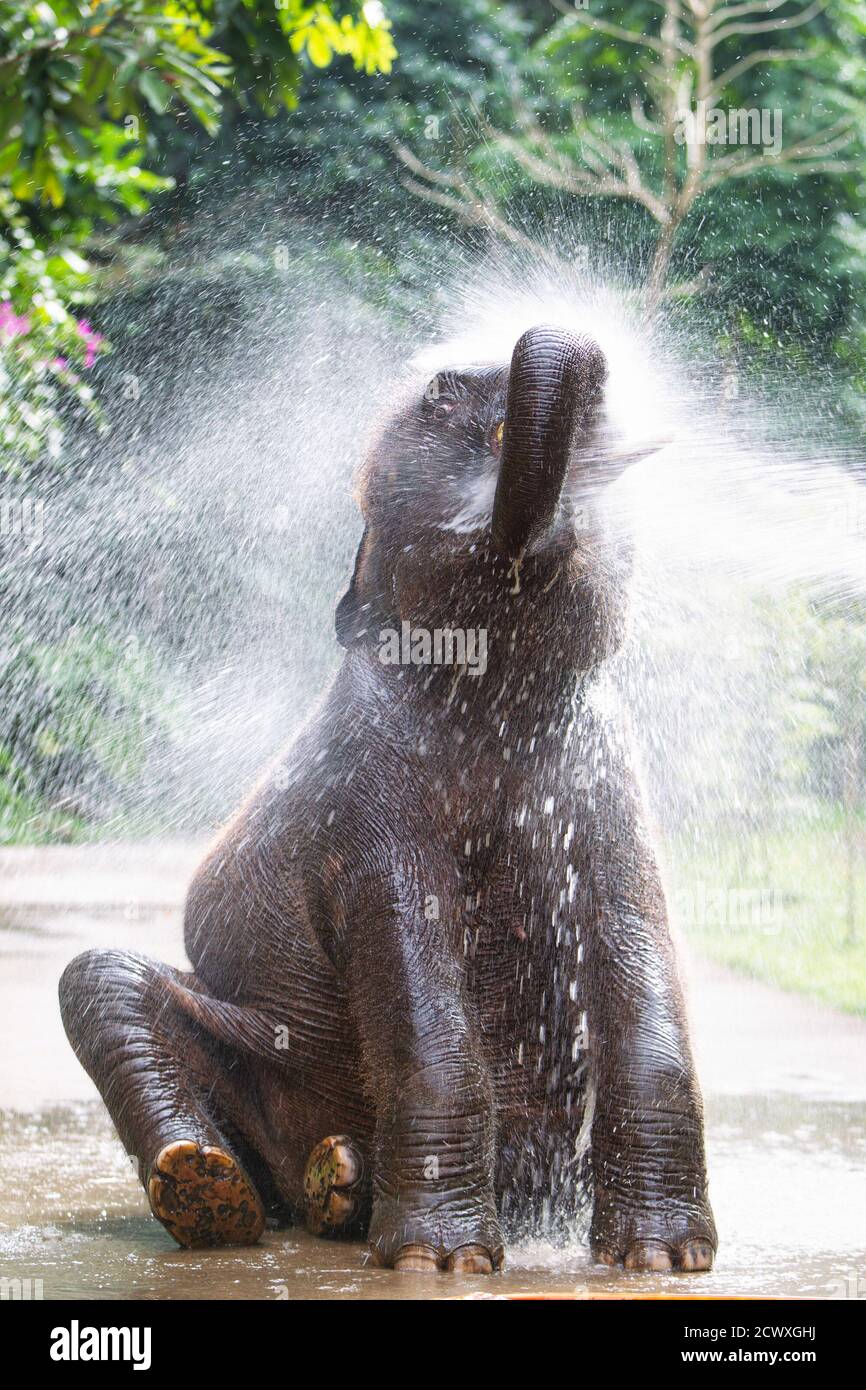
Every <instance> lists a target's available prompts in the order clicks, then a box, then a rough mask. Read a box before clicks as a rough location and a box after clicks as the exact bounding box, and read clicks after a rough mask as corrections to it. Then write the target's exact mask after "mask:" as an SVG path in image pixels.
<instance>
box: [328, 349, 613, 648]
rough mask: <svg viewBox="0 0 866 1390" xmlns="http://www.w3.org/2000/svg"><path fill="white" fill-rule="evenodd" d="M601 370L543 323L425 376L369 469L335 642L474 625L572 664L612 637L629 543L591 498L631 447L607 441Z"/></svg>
mask: <svg viewBox="0 0 866 1390" xmlns="http://www.w3.org/2000/svg"><path fill="white" fill-rule="evenodd" d="M606 374H607V367H606V362H605V358H604V355H603V353H602V351H601V349H600V348H599V347H598V345H597V344H596V343H595V342H594V341H593V340H592V339H591V338H589V337H585V336H576V335H575V334H573V333H571V332H568V331H567V330H565V329H562V328H557V327H552V326H549V325H544V324H542V325H539V326H537V327H534V328H531V329H529V330H528V331H527V332H525V333H524V334H523V336H522V337H521V338H520V339H519V341H518V342H517V344H516V346H515V348H514V350H513V352H512V355H511V360H510V363H501V364H492V365H490V364H485V365H481V366H478V365H475V366H467V367H453V368H451V369H449V370H446V371H441V372H439V373H438V374H437V375H436V376H434V377H433V379H432V380H431V381H428V382H427V383H426V385H424V386H422V384H421V383H418V385H417V386H416V387H415V388H414V390H413V391H412V392H411V393H410V394H409V395H408V397H407V399H405V400H404V401H403V402H402V403H401V404H400V406H399V408H398V409H397V410H396V411H395V413H394V414H393V415H392V417H391V419H390V420H389V421H388V422H387V424H386V425H385V427H384V429H383V430H382V431H381V433H380V435H379V437H378V439H377V441H376V442H375V444H374V446H373V448H372V449H371V450H370V452H369V454H368V457H367V459H366V460H365V463H364V465H363V467H362V471H361V476H360V488H359V493H360V502H361V507H362V511H363V514H364V520H365V530H364V534H363V537H362V540H361V545H360V548H359V551H358V555H357V559H356V563H355V571H354V575H353V578H352V583H351V586H350V588H349V591H348V592H347V593H346V594H345V596H344V597H343V599H342V601H341V602H340V605H339V607H338V610H337V635H338V637H339V639H340V641H341V642H342V643H343V645H344V646H347V647H348V646H353V645H356V644H359V643H361V644H363V643H368V644H375V643H376V641H377V639H378V638H379V634H380V632H381V630H382V629H383V628H386V627H391V626H393V625H399V624H401V623H403V622H409V623H412V624H417V625H423V626H426V627H427V628H437V627H443V626H444V627H451V628H464V629H466V628H470V627H473V626H474V627H476V628H477V627H483V628H484V629H485V630H487V631H488V632H489V634H490V641H491V643H492V644H493V645H495V646H497V647H498V649H499V653H500V656H501V657H502V656H504V654H505V652H506V650H508V651H510V652H512V653H513V652H514V650H515V647H522V648H524V649H527V648H529V647H535V648H536V649H537V648H538V647H539V644H541V645H542V646H544V645H545V644H546V647H547V653H548V656H551V655H553V656H555V658H556V659H557V660H558V661H559V663H560V666H562V667H564V668H567V669H569V668H570V669H573V668H575V667H578V666H580V667H586V666H590V665H592V664H594V663H595V662H596V661H598V660H599V659H600V658H601V657H602V656H604V655H607V654H608V653H609V652H610V651H612V650H613V649H614V648H615V647H616V646H617V645H618V643H619V641H620V638H621V629H622V619H623V614H624V585H625V582H626V580H627V577H628V572H629V569H630V555H631V549H630V544H629V542H628V539H627V537H624V536H622V535H620V534H612V533H611V531H610V528H609V527H606V525H605V523H604V520H603V516H602V514H601V512H602V509H600V508H599V506H598V502H599V494H600V491H601V490H602V489H603V488H604V487H605V486H606V485H607V484H608V483H609V482H610V481H612V480H613V479H614V478H615V477H617V476H618V475H619V473H620V472H621V471H622V469H623V467H625V466H626V465H627V464H628V463H630V462H634V461H635V459H636V458H637V457H638V456H639V455H632V456H627V455H624V454H622V452H620V453H617V451H616V450H615V449H614V448H613V447H612V443H611V441H612V437H613V436H612V431H611V428H610V425H609V422H608V420H607V417H606V412H605V403H604V383H605V379H606ZM523 654H524V655H526V654H527V651H526V650H524V652H523Z"/></svg>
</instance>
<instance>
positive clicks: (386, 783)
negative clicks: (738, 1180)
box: [60, 323, 716, 1274]
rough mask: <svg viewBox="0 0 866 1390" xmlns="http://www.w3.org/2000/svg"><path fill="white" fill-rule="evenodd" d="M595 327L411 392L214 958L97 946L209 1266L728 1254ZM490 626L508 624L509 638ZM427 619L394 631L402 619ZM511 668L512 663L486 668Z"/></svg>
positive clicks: (125, 1082)
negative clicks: (640, 762) (713, 1179)
mask: <svg viewBox="0 0 866 1390" xmlns="http://www.w3.org/2000/svg"><path fill="white" fill-rule="evenodd" d="M607 375H608V368H607V361H606V357H605V355H604V353H603V352H602V350H601V348H600V347H599V346H598V344H597V343H596V342H595V341H594V340H593V338H592V337H590V336H588V335H585V334H582V333H578V332H576V331H572V329H570V328H565V327H561V326H557V325H555V324H550V323H539V324H536V325H535V326H533V327H531V328H529V329H528V330H527V331H526V332H524V333H523V334H522V335H521V336H520V337H519V339H518V341H517V342H516V345H515V346H514V348H513V351H512V353H511V356H510V360H507V359H506V360H505V361H499V362H481V363H477V362H475V363H470V364H469V365H468V366H459V365H458V366H454V367H452V368H449V369H447V370H442V371H440V372H438V373H437V374H436V375H435V376H434V378H433V380H432V381H430V382H427V383H426V384H425V383H423V382H422V381H421V380H420V378H418V379H415V378H414V377H413V379H412V381H411V384H408V385H405V386H404V387H403V388H401V390H400V391H399V392H398V393H397V399H396V402H395V404H394V407H393V409H392V411H391V413H390V415H389V418H388V419H387V420H386V421H385V422H384V424H383V425H382V426H381V427H380V429H379V432H378V433H377V434H376V436H375V438H374V440H373V443H372V445H371V447H370V448H369V449H368V451H367V454H366V456H365V459H364V461H363V463H362V465H361V469H360V474H359V477H358V496H359V501H360V507H361V511H362V515H363V523H364V524H363V534H362V537H361V540H360V545H359V548H358V551H357V557H356V561H355V566H354V573H353V576H352V579H351V583H350V585H349V587H348V590H347V592H346V593H345V595H344V596H343V598H342V599H341V601H340V602H339V605H338V607H337V611H336V630H337V636H338V639H339V642H340V643H341V644H342V646H343V647H344V648H345V653H344V656H343V658H342V664H341V665H340V667H339V669H338V671H337V673H336V675H335V677H334V679H333V682H332V684H331V685H330V687H329V688H328V689H327V690H326V692H325V694H324V695H323V697H322V701H321V703H320V705H319V706H318V708H317V709H316V710H315V711H314V712H313V714H312V716H311V717H310V719H309V721H308V722H307V723H306V724H305V725H304V726H303V727H302V729H301V731H300V733H299V734H297V736H296V737H295V738H294V739H293V741H292V742H291V743H290V745H289V746H288V748H287V749H286V750H285V751H284V752H282V753H281V754H280V756H279V757H278V759H277V762H276V764H275V765H274V767H273V768H272V769H271V770H270V772H269V773H267V774H266V775H265V777H264V778H263V780H262V781H261V783H260V784H259V785H258V786H257V788H256V789H255V790H254V791H253V792H252V794H251V796H250V797H249V799H248V800H247V801H246V803H245V804H244V805H243V806H242V807H241V809H240V810H239V811H238V812H237V813H236V815H235V816H234V818H233V819H232V820H231V822H230V823H229V824H228V826H227V827H226V828H225V829H224V830H223V831H222V833H221V834H220V836H219V838H218V839H217V841H216V843H215V844H214V846H213V848H212V849H211V850H210V851H209V853H208V854H207V856H206V858H205V860H204V862H203V863H202V865H201V867H200V868H199V869H198V871H197V872H196V874H195V876H194V879H193V881H192V884H191V887H190V889H189V893H188V897H187V902H186V909H185V923H184V931H185V943H186V949H187V954H188V957H189V960H190V962H191V964H192V970H190V971H182V970H176V969H172V968H169V967H168V966H167V965H164V964H162V963H160V962H159V961H157V960H153V959H150V958H148V957H147V956H145V955H141V954H136V953H133V952H128V951H119V950H92V951H88V952H86V953H84V954H83V955H80V956H78V957H77V958H76V959H74V960H73V961H72V962H71V964H70V965H69V966H68V967H67V968H66V970H65V972H64V974H63V977H62V980H61V984H60V1002H61V1011H62V1017H63V1022H64V1025H65V1028H66V1031H67V1034H68V1037H69V1039H70V1042H71V1044H72V1046H73V1048H74V1049H75V1051H76V1053H77V1055H78V1057H79V1059H80V1061H81V1062H82V1064H83V1065H84V1067H85V1068H86V1069H87V1071H88V1072H89V1073H90V1076H91V1077H92V1078H93V1080H94V1082H95V1083H96V1086H97V1087H98V1089H99V1091H100V1092H101V1095H102V1097H103V1099H104V1101H105V1104H106V1106H107V1108H108V1110H109V1112H110V1115H111V1117H112V1120H113V1122H114V1124H115V1126H116V1128H117V1131H118V1133H119V1135H120V1138H121V1140H122V1142H123V1144H124V1145H125V1147H126V1150H127V1152H128V1153H129V1154H131V1155H133V1156H134V1157H135V1159H136V1161H137V1163H138V1171H139V1176H140V1178H141V1181H142V1183H143V1185H144V1187H145V1189H146V1191H147V1194H148V1197H149V1200H150V1205H151V1208H152V1211H153V1213H154V1215H155V1216H156V1217H157V1219H158V1220H159V1221H161V1222H162V1224H163V1225H164V1226H165V1227H166V1228H167V1230H168V1231H169V1232H170V1234H171V1235H172V1236H173V1237H174V1238H175V1240H176V1241H177V1242H178V1243H179V1244H180V1245H182V1246H185V1247H193V1248H196V1247H201V1246H214V1245H217V1246H218V1245H237V1244H248V1243H253V1242H255V1241H256V1240H257V1239H258V1238H259V1236H260V1235H261V1233H262V1231H263V1229H264V1226H265V1223H266V1221H270V1222H272V1223H279V1222H281V1221H283V1222H296V1223H305V1224H306V1226H307V1227H308V1229H310V1230H311V1231H313V1232H315V1233H316V1234H319V1235H322V1236H331V1237H334V1236H344V1237H346V1236H348V1237H354V1238H356V1239H358V1238H363V1237H366V1240H367V1243H368V1248H369V1251H370V1253H371V1257H372V1260H373V1262H374V1264H375V1265H377V1266H379V1267H383V1268H390V1269H395V1270H412V1271H416V1272H428V1271H429V1272H434V1271H446V1272H457V1273H463V1274H493V1273H494V1272H495V1271H496V1270H498V1269H499V1268H500V1266H501V1265H502V1262H503V1253H504V1245H505V1240H506V1238H507V1239H509V1240H511V1241H513V1240H516V1239H518V1238H520V1237H521V1236H523V1235H526V1234H527V1233H530V1232H539V1231H541V1232H545V1233H548V1234H549V1235H550V1237H551V1238H553V1239H559V1238H566V1237H568V1236H569V1233H571V1232H572V1231H573V1230H574V1229H575V1228H576V1225H578V1224H579V1223H581V1222H583V1221H585V1222H586V1223H588V1235H589V1243H590V1248H591V1252H592V1255H593V1257H594V1259H595V1260H596V1261H597V1262H601V1263H604V1264H608V1265H617V1264H619V1265H623V1266H624V1267H625V1268H626V1269H629V1270H655V1271H663V1270H671V1269H678V1270H684V1271H698V1270H706V1269H709V1268H710V1267H711V1265H712V1262H713V1258H714V1254H715V1249H716V1232H715V1227H714V1223H713V1217H712V1213H711V1209H710V1206H709V1201H708V1192H707V1172H706V1161H705V1152H704V1134H703V1111H702V1100H701V1095H700V1090H699V1086H698V1082H697V1079H696V1076H695V1068H694V1063H693V1058H692V1052H691V1045H690V1041H689V1034H688V1028H687V1022H686V1015H685V1007H684V1000H683V994H682V990H681V986H680V983H679V979H678V973H677V966H676V961H675V957H674V951H673V946H672V941H671V935H670V931H669V927H668V921H667V910H666V904H665V896H664V891H663V886H662V881H661V877H660V872H659V868H658V866H657V862H656V856H655V852H654V849H653V845H652V841H651V837H650V834H649V831H648V829H647V823H646V817H645V813H644V810H643V805H642V795H641V790H640V781H639V775H638V772H637V771H636V762H635V758H634V756H633V754H632V751H631V742H630V735H629V731H628V727H627V720H626V719H625V717H624V716H620V714H619V706H620V703H621V700H620V699H619V698H617V697H615V695H613V694H612V693H611V687H612V682H611V680H610V676H609V672H610V664H611V663H610V658H611V657H612V656H613V654H614V653H615V652H616V651H617V650H618V648H619V647H620V645H621V643H622V641H623V634H624V630H625V624H626V620H627V611H628V589H629V579H630V575H631V571H632V566H633V545H632V541H631V540H630V538H629V536H628V534H627V531H626V529H625V528H624V527H623V526H622V525H620V524H618V523H617V524H614V523H613V522H612V521H611V518H610V508H609V507H606V506H605V494H606V491H607V489H608V487H609V486H610V485H611V484H612V483H613V481H614V480H615V479H616V478H617V477H619V476H620V474H621V473H622V471H623V469H624V468H625V467H627V466H628V465H629V464H630V463H631V462H633V461H635V457H636V456H637V455H636V454H631V455H630V454H629V453H628V452H627V450H625V448H624V447H622V446H621V445H618V442H617V439H618V437H617V435H616V432H615V430H614V427H613V424H612V421H611V416H610V410H609V406H608V404H607V399H606V398H607V391H606V380H607ZM481 634H484V637H483V640H482V636H481ZM395 635H396V636H395ZM482 653H483V660H482Z"/></svg>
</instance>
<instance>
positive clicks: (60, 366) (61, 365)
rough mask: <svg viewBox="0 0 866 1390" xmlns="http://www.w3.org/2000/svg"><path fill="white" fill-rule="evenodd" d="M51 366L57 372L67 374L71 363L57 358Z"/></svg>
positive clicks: (63, 358)
mask: <svg viewBox="0 0 866 1390" xmlns="http://www.w3.org/2000/svg"><path fill="white" fill-rule="evenodd" d="M51 365H52V367H53V368H54V370H55V371H56V372H65V371H66V368H67V367H68V366H69V362H68V360H67V359H66V358H65V357H55V358H54V361H53V362H52V363H51Z"/></svg>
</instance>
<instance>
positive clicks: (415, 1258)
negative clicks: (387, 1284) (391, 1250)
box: [394, 1245, 439, 1274]
mask: <svg viewBox="0 0 866 1390" xmlns="http://www.w3.org/2000/svg"><path fill="white" fill-rule="evenodd" d="M394 1268H395V1269H399V1270H401V1271H402V1272H403V1273H409V1274H435V1273H436V1271H437V1270H438V1268H439V1261H438V1259H437V1257H436V1252H435V1250H433V1249H432V1248H431V1246H429V1245H404V1246H403V1247H402V1249H400V1250H398V1251H397V1254H396V1256H395V1258H394Z"/></svg>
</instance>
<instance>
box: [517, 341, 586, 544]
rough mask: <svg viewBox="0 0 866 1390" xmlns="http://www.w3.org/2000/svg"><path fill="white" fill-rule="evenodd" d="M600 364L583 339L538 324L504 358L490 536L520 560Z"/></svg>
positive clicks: (554, 497) (547, 510)
mask: <svg viewBox="0 0 866 1390" xmlns="http://www.w3.org/2000/svg"><path fill="white" fill-rule="evenodd" d="M605 373H606V364H605V360H604V355H603V353H602V352H601V349H600V348H599V347H597V345H596V344H595V343H594V342H593V341H592V340H591V339H590V338H578V337H575V335H574V334H573V333H569V332H568V331H567V330H566V329H562V328H554V327H551V326H550V325H547V324H539V325H538V326H537V327H535V328H530V329H528V330H527V332H526V333H524V334H523V336H522V337H521V338H520V339H519V340H518V342H517V345H516V347H515V349H514V352H513V354H512V357H511V371H510V375H509V378H508V400H507V404H506V410H505V429H504V435H503V442H502V463H501V466H500V469H499V481H498V483H497V485H496V497H495V499H494V503H493V524H492V533H493V542H494V545H496V546H497V547H498V549H500V550H502V551H503V552H505V553H506V554H507V555H509V556H510V557H512V558H514V559H519V558H520V557H521V556H522V555H523V553H524V552H525V550H526V548H527V546H528V545H529V544H530V543H531V542H532V541H533V540H535V539H537V537H538V536H540V535H541V534H542V533H543V532H544V531H545V530H546V529H547V527H549V526H550V524H551V523H552V521H553V518H554V515H555V513H556V508H557V504H558V502H559V495H560V493H561V491H562V485H563V482H564V481H565V474H566V470H567V468H568V459H569V454H570V451H571V445H572V440H573V439H574V437H575V435H576V433H577V432H578V430H579V429H580V428H581V427H582V426H583V425H584V424H585V423H586V420H587V417H588V415H589V413H590V411H591V409H592V407H593V405H594V403H595V401H596V399H597V396H598V392H599V389H600V387H601V385H602V383H603V381H604V377H605Z"/></svg>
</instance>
